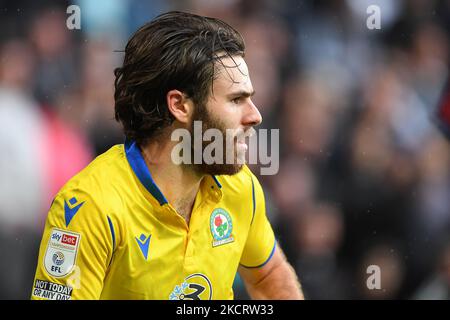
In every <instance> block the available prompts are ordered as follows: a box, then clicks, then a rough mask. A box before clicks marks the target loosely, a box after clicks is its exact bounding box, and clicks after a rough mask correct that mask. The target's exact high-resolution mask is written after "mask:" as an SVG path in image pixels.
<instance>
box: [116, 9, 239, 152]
mask: <svg viewBox="0 0 450 320" xmlns="http://www.w3.org/2000/svg"><path fill="white" fill-rule="evenodd" d="M244 51H245V44H244V40H243V38H242V36H241V35H240V34H239V32H237V31H236V30H235V29H233V28H232V27H231V26H229V25H228V24H227V23H225V22H223V21H221V20H218V19H215V18H209V17H203V16H199V15H195V14H191V13H185V12H178V11H172V12H168V13H165V14H162V15H160V16H158V17H156V18H155V19H154V20H153V21H151V22H149V23H147V24H145V25H144V26H142V27H141V28H140V29H139V30H138V31H136V33H135V34H134V35H133V36H132V37H131V39H130V40H129V41H128V43H127V45H126V48H125V58H124V62H123V66H122V67H119V68H116V69H115V70H114V74H115V76H116V79H115V82H114V87H115V93H114V99H115V118H116V120H117V121H119V122H121V123H122V126H123V129H124V133H125V135H126V137H127V138H128V139H133V140H135V141H136V142H137V143H138V144H139V145H141V146H142V145H143V144H145V143H146V142H147V141H148V140H149V139H151V138H153V137H156V136H158V134H160V133H161V131H162V130H161V129H164V128H165V127H167V126H169V125H170V124H171V123H172V122H173V121H174V117H173V115H172V114H171V113H170V112H169V110H168V108H167V104H166V95H167V92H168V91H170V90H173V89H177V90H180V91H181V92H183V93H184V94H185V95H186V96H187V97H188V98H190V99H192V101H193V102H194V104H195V105H196V107H197V106H201V105H204V104H205V103H206V101H207V98H208V96H209V93H210V91H211V88H212V82H213V81H214V76H215V74H216V73H215V69H216V68H217V64H216V62H217V61H220V59H219V58H221V57H223V56H224V55H225V56H229V57H232V56H236V55H241V56H244Z"/></svg>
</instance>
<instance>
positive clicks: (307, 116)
mask: <svg viewBox="0 0 450 320" xmlns="http://www.w3.org/2000/svg"><path fill="white" fill-rule="evenodd" d="M70 4H76V5H78V6H79V7H80V8H81V30H69V29H68V28H67V27H66V20H67V18H68V16H69V14H67V13H66V9H67V7H68V6H69V5H70ZM372 4H375V5H378V6H379V7H380V9H381V29H375V30H369V29H368V27H367V25H366V20H367V18H368V16H369V14H368V13H367V11H366V9H367V7H368V6H369V5H372ZM168 10H187V11H191V12H195V13H198V14H202V15H209V16H214V17H218V18H221V19H223V20H225V21H227V22H228V23H230V24H231V25H232V26H234V27H235V28H236V29H237V30H239V31H240V32H241V33H242V34H243V36H244V39H245V41H246V46H247V50H246V61H247V63H248V65H249V68H250V72H251V78H252V82H253V86H254V88H255V90H256V92H257V93H256V95H255V97H254V102H255V104H256V105H257V106H258V108H259V109H260V111H261V113H262V115H263V124H262V125H261V127H263V128H278V129H280V171H279V173H278V174H277V175H273V176H260V177H259V178H260V180H261V183H262V184H263V187H264V190H265V194H266V207H267V214H268V216H269V219H270V220H271V222H272V224H273V226H274V229H275V232H276V237H277V239H278V242H279V243H280V245H281V246H282V247H283V248H284V250H285V253H286V256H287V258H288V260H289V261H290V262H291V264H292V265H293V266H294V268H295V269H296V271H297V274H298V276H299V279H300V281H301V283H302V285H303V290H304V293H305V296H306V298H307V299H450V148H449V142H447V140H446V139H445V138H444V136H443V135H442V134H441V133H440V132H439V131H438V129H437V128H436V126H435V123H434V121H433V114H434V111H435V108H436V105H437V103H438V101H439V98H440V94H441V91H442V89H443V87H444V85H445V82H446V79H447V78H448V71H449V68H448V66H449V58H450V1H448V0H403V1H400V0H399V1H389V0H370V1H369V0H331V1H317V0H316V1H302V0H262V1H251V0H215V1H208V0H190V1H180V0H171V1H164V0H151V1H142V0H96V1H89V0H77V1H70V2H69V1H56V0H55V1H49V0H44V1H38V2H37V1H31V0H15V1H12V0H0V148H1V150H2V153H1V157H0V176H1V178H0V256H1V259H0V299H27V298H28V297H29V295H30V290H31V286H32V281H33V276H34V271H35V267H36V261H37V260H36V259H37V250H38V247H39V244H40V238H41V235H42V230H43V224H44V221H45V216H46V213H47V211H48V209H49V206H50V204H51V201H52V198H53V196H54V195H55V194H56V192H57V191H58V190H59V189H60V188H61V187H62V185H63V184H64V183H65V182H66V181H67V180H68V179H69V178H70V177H71V176H73V175H74V174H75V173H76V172H78V171H79V170H80V169H82V168H83V167H84V166H85V165H87V164H88V163H89V162H90V161H91V160H92V159H93V158H94V157H95V156H96V155H98V154H100V153H102V152H104V151H106V150H107V149H109V148H110V147H111V146H112V145H114V144H117V143H123V140H124V138H123V135H122V133H121V130H120V126H119V125H118V124H117V123H116V122H115V120H114V110H113V109H114V99H113V93H114V88H113V82H114V75H113V69H114V68H115V67H116V66H119V65H120V64H121V62H122V59H123V52H122V51H123V49H124V47H125V44H126V42H127V39H128V37H129V36H130V35H131V34H132V33H133V32H134V31H135V30H136V29H137V28H138V27H139V26H141V25H142V24H144V23H145V22H146V21H149V20H150V19H152V18H154V17H155V16H156V15H158V14H160V13H162V12H165V11H168ZM253 169H257V168H256V167H253ZM258 171H259V170H254V172H255V173H257V172H258ZM371 265H376V266H378V267H379V268H380V270H381V288H380V289H372V290H371V289H369V288H368V287H367V279H368V278H369V276H370V274H369V273H368V267H369V266H371ZM235 296H236V298H239V299H245V298H248V296H247V295H246V293H245V289H244V288H243V285H242V282H241V281H240V279H239V277H237V279H236V281H235Z"/></svg>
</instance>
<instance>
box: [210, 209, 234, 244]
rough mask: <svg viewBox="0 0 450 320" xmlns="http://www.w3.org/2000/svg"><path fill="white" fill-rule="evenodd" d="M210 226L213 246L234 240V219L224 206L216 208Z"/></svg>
mask: <svg viewBox="0 0 450 320" xmlns="http://www.w3.org/2000/svg"><path fill="white" fill-rule="evenodd" d="M210 228H211V233H212V236H213V243H212V245H213V247H217V246H220V245H223V244H226V243H230V242H233V241H234V238H233V235H232V234H231V233H232V231H233V221H232V220H231V217H230V215H229V214H228V212H226V211H225V210H224V209H222V208H218V209H214V211H213V212H212V213H211V218H210Z"/></svg>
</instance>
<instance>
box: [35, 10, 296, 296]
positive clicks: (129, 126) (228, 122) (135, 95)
mask: <svg viewBox="0 0 450 320" xmlns="http://www.w3.org/2000/svg"><path fill="white" fill-rule="evenodd" d="M244 50H245V46H244V41H243V39H242V37H241V35H240V34H239V33H238V32H237V31H235V30H234V29H233V28H232V27H230V26H229V25H228V24H226V23H224V22H222V21H220V20H217V19H213V18H207V17H202V16H198V15H193V14H189V13H183V12H169V13H166V14H163V15H160V16H159V17H157V18H156V19H155V20H153V21H151V22H149V23H147V24H146V25H144V26H143V27H141V28H140V29H139V30H138V31H137V32H136V33H135V34H134V35H133V36H132V37H131V39H130V40H129V42H128V44H127V46H126V48H125V58H124V62H123V65H122V67H120V68H117V69H116V70H115V76H116V80H115V95H114V96H115V117H116V120H118V121H119V122H120V123H121V124H122V126H123V129H124V133H125V136H126V141H125V143H124V144H121V145H116V146H114V147H112V148H111V149H109V150H108V151H107V152H105V153H104V154H102V155H100V156H99V157H97V158H96V159H95V160H94V161H93V162H92V163H90V164H89V165H88V166H87V167H86V168H85V169H83V170H82V171H81V172H80V173H78V174H77V175H76V176H74V177H73V178H72V179H71V180H70V181H69V182H68V183H67V184H66V185H65V186H64V187H63V188H62V189H61V190H60V191H59V193H58V194H57V195H56V196H55V198H54V201H53V203H52V206H51V208H50V211H49V214H48V217H47V221H46V224H45V231H44V235H43V238H42V242H41V246H40V251H39V260H38V265H37V270H36V276H35V280H34V283H33V288H32V294H31V296H32V299H65V300H68V299H171V300H178V299H185V300H188V299H189V300H199V299H233V290H232V285H233V280H234V278H235V276H236V273H237V272H239V274H240V276H241V279H242V280H243V282H244V284H245V286H246V289H247V291H248V293H249V295H250V296H251V298H253V299H303V294H302V291H301V288H300V284H299V282H298V280H297V277H296V275H295V272H294V270H293V269H292V267H291V266H290V265H289V263H288V262H287V261H286V259H285V257H284V255H283V252H282V250H281V248H280V247H279V246H278V245H277V242H276V240H275V237H274V233H273V231H272V228H271V225H270V223H269V221H268V220H267V217H266V212H265V203H264V194H263V190H262V188H261V185H260V183H259V182H258V180H257V178H256V177H255V176H254V175H253V174H252V172H251V171H250V170H249V168H248V167H247V166H246V165H244V164H242V161H239V160H242V159H241V158H242V157H243V154H245V151H246V148H247V145H246V144H245V141H244V140H243V139H242V138H241V136H238V135H236V136H235V137H233V138H234V139H233V140H232V141H233V143H234V147H235V148H234V149H235V151H236V152H235V153H233V158H232V159H233V161H232V163H229V161H228V162H227V161H218V162H215V163H208V164H207V163H206V162H204V161H202V162H201V163H197V162H195V163H194V162H192V163H181V164H180V163H176V162H175V161H174V159H173V149H174V147H175V146H176V145H177V144H178V143H179V142H178V141H173V139H172V133H173V132H175V131H176V130H185V131H188V132H190V133H193V131H194V130H193V123H194V121H201V123H202V128H203V129H204V130H207V129H211V128H214V129H217V130H219V131H220V132H222V133H224V135H225V131H226V130H228V129H232V130H234V131H233V132H239V131H240V132H248V131H249V130H250V129H251V128H252V127H254V126H256V125H258V124H259V123H260V122H261V120H262V119H261V115H260V113H259V111H258V109H257V108H256V106H255V105H254V104H253V102H252V100H251V97H252V95H253V94H254V89H253V87H252V83H251V81H250V77H249V71H248V68H247V65H246V63H245V61H244V59H243V58H244ZM202 148H205V146H204V145H203V144H202ZM192 150H193V152H194V153H195V152H199V150H196V149H195V148H194V147H192ZM200 151H202V150H200ZM228 151H229V150H228V149H227V150H224V152H223V155H222V156H223V158H224V159H225V158H226V157H227V152H228Z"/></svg>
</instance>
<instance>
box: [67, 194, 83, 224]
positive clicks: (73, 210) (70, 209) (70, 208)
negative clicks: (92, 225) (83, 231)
mask: <svg viewBox="0 0 450 320" xmlns="http://www.w3.org/2000/svg"><path fill="white" fill-rule="evenodd" d="M83 204H84V201H83V202H80V203H78V204H77V199H76V198H75V197H73V198H72V199H70V200H69V203H67V201H64V218H65V219H66V227H68V226H69V223H70V221H72V218H73V217H74V216H75V215H76V214H77V212H78V210H79V209H80V208H81V206H82V205H83Z"/></svg>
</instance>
